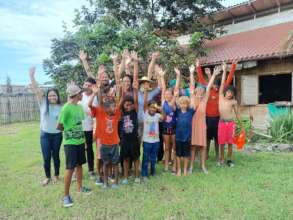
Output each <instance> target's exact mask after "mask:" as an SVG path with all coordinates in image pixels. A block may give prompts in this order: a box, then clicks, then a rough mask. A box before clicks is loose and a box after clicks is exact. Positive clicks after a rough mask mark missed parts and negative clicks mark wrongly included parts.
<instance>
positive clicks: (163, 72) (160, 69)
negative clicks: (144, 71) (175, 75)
mask: <svg viewBox="0 0 293 220" xmlns="http://www.w3.org/2000/svg"><path fill="white" fill-rule="evenodd" d="M155 72H156V73H157V74H158V75H159V76H160V77H164V75H165V73H166V72H165V71H163V69H162V67H160V66H159V65H156V66H155Z"/></svg>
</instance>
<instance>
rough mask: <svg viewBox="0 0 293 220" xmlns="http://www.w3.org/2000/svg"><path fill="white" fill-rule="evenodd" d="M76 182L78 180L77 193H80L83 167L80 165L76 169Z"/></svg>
mask: <svg viewBox="0 0 293 220" xmlns="http://www.w3.org/2000/svg"><path fill="white" fill-rule="evenodd" d="M75 173H76V180H77V182H76V183H77V191H78V192H80V190H81V187H82V166H81V165H79V166H77V167H76V168H75Z"/></svg>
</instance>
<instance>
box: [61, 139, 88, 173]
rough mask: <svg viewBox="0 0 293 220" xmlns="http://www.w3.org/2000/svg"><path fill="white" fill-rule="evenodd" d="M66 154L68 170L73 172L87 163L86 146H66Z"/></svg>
mask: <svg viewBox="0 0 293 220" xmlns="http://www.w3.org/2000/svg"><path fill="white" fill-rule="evenodd" d="M64 152H65V164H66V169H67V170H73V169H74V168H75V167H77V166H81V165H82V164H85V163H86V158H85V148H84V144H80V145H71V144H69V145H64Z"/></svg>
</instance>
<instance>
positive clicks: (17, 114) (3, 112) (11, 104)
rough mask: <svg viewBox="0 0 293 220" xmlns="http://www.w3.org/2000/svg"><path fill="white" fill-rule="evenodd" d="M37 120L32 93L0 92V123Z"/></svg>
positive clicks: (36, 105) (36, 106)
mask: <svg viewBox="0 0 293 220" xmlns="http://www.w3.org/2000/svg"><path fill="white" fill-rule="evenodd" d="M34 120H39V106H38V102H37V100H36V98H35V95H34V94H4V95H3V94H2V95H1V94H0V125H3V124H9V123H13V122H23V121H34Z"/></svg>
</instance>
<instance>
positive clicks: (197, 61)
mask: <svg viewBox="0 0 293 220" xmlns="http://www.w3.org/2000/svg"><path fill="white" fill-rule="evenodd" d="M195 65H196V67H200V62H199V59H196V61H195Z"/></svg>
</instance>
